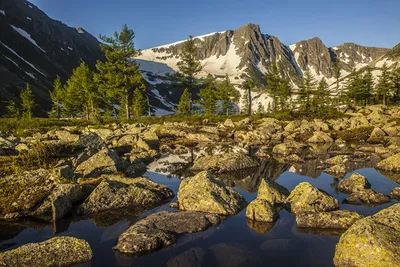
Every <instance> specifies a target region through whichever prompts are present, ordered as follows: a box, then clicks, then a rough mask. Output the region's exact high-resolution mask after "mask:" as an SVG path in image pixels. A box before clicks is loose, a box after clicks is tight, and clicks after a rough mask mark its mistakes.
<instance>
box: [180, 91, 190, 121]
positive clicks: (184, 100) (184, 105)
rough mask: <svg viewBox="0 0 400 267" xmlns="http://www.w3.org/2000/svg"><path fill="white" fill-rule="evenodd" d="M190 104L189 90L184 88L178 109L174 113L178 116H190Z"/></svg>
mask: <svg viewBox="0 0 400 267" xmlns="http://www.w3.org/2000/svg"><path fill="white" fill-rule="evenodd" d="M190 103H191V99H190V93H189V90H188V89H187V88H186V89H185V90H184V91H183V94H182V96H181V99H180V100H179V104H178V109H177V112H176V113H177V114H178V115H190Z"/></svg>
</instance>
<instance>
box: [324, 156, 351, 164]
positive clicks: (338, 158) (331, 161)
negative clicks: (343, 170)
mask: <svg viewBox="0 0 400 267" xmlns="http://www.w3.org/2000/svg"><path fill="white" fill-rule="evenodd" d="M345 162H346V159H345V158H344V157H343V156H341V155H337V156H335V157H333V158H329V159H327V160H325V164H328V165H343V164H344V163H345Z"/></svg>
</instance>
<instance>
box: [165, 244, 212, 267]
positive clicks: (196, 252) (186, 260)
mask: <svg viewBox="0 0 400 267" xmlns="http://www.w3.org/2000/svg"><path fill="white" fill-rule="evenodd" d="M205 254H206V253H205V251H204V250H203V249H202V248H191V249H189V250H187V251H185V252H183V253H181V254H179V255H178V256H176V257H174V258H172V259H169V260H168V262H167V266H168V267H184V266H191V267H201V266H204V262H205V259H204V256H205Z"/></svg>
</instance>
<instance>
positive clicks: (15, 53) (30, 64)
mask: <svg viewBox="0 0 400 267" xmlns="http://www.w3.org/2000/svg"><path fill="white" fill-rule="evenodd" d="M0 44H2V45H3V46H4V47H5V48H7V49H8V50H10V52H12V53H13V54H14V55H16V56H17V57H19V58H20V59H21V60H23V61H24V62H25V63H26V64H28V65H29V66H31V67H32V68H33V69H35V70H36V71H37V72H39V73H40V74H42V75H43V76H44V77H46V75H44V73H43V72H41V71H40V70H38V69H37V68H36V67H35V66H34V65H33V64H32V63H30V62H28V61H26V60H25V59H24V58H23V57H21V56H20V55H18V54H17V52H15V51H14V50H12V49H11V48H10V47H8V46H7V45H5V44H4V43H3V42H1V41H0Z"/></svg>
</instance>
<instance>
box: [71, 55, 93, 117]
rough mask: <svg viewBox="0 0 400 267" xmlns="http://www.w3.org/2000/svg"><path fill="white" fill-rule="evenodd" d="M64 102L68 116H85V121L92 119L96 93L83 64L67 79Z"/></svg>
mask: <svg viewBox="0 0 400 267" xmlns="http://www.w3.org/2000/svg"><path fill="white" fill-rule="evenodd" d="M64 102H65V108H66V109H67V110H68V111H69V113H70V115H73V116H74V115H78V114H79V113H81V114H85V115H86V119H87V120H89V119H92V118H94V116H93V115H95V113H96V112H97V109H98V92H97V88H96V86H95V85H94V83H93V74H92V72H91V71H90V69H89V66H88V65H87V64H86V63H85V62H82V63H81V64H80V65H79V66H78V67H77V68H76V69H74V70H73V72H72V75H71V77H70V78H69V79H68V85H67V89H66V97H65V101H64Z"/></svg>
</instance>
